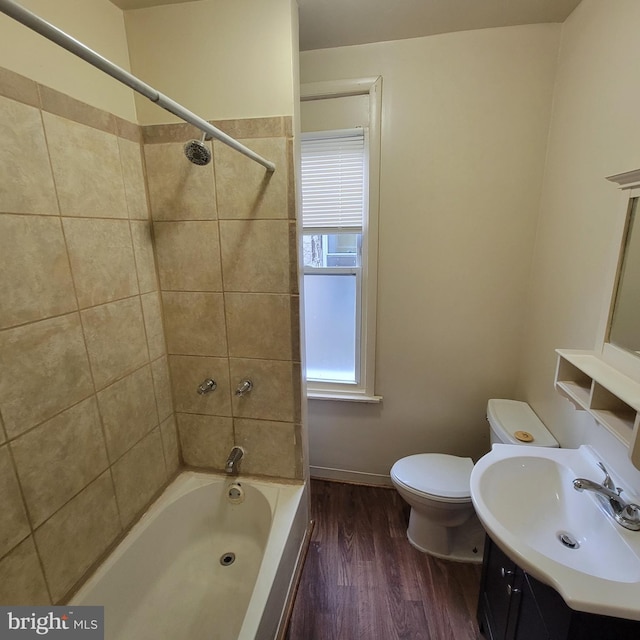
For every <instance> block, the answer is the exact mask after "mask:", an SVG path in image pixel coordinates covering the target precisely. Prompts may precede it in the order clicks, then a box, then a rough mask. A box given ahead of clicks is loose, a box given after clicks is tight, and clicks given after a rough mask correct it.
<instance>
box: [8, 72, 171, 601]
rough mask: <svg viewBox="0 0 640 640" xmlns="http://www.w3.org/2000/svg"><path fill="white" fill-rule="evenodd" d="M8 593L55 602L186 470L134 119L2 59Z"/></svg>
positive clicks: (21, 598) (12, 597)
mask: <svg viewBox="0 0 640 640" xmlns="http://www.w3.org/2000/svg"><path fill="white" fill-rule="evenodd" d="M0 260H1V265H2V268H1V269H0V415H1V422H2V424H0V496H1V499H2V509H0V602H2V603H3V604H44V603H50V602H59V601H60V600H62V599H64V597H65V595H66V594H67V593H68V592H69V590H71V589H73V587H74V585H75V584H76V583H77V582H78V580H79V579H81V578H82V576H83V574H84V573H85V572H86V571H87V570H88V569H89V568H90V567H91V566H92V565H93V564H94V563H95V561H96V560H97V559H98V558H99V557H100V556H101V555H102V554H103V553H104V552H105V551H106V550H107V549H108V548H109V547H110V545H112V543H113V542H114V541H115V540H117V538H118V537H119V536H120V535H121V534H122V532H123V531H125V530H126V529H127V528H128V527H129V526H130V525H131V523H132V522H133V521H134V520H135V518H136V517H137V515H138V514H139V513H140V511H141V510H142V509H144V508H145V507H146V506H147V504H148V503H149V501H150V500H151V499H152V498H153V497H154V496H155V494H156V493H157V492H158V491H159V490H160V489H161V488H162V487H163V486H164V485H165V484H166V482H167V481H168V480H169V479H170V478H171V477H172V476H173V475H174V474H175V472H176V471H177V469H178V467H179V464H180V459H179V446H178V441H177V437H176V428H175V418H174V414H173V406H172V400H171V388H170V383H169V370H168V362H167V356H166V347H165V339H164V335H163V328H162V319H161V306H160V305H161V302H160V297H159V292H158V284H157V275H156V267H155V262H154V256H153V248H152V242H151V222H150V220H149V216H148V206H147V196H146V192H145V181H144V170H143V159H142V146H141V139H140V131H139V127H138V126H137V125H133V124H131V123H129V122H125V121H123V120H121V119H119V118H116V117H114V116H112V115H110V114H108V113H105V112H103V111H100V110H98V109H95V108H93V107H89V106H87V105H85V104H82V103H79V102H77V101H75V100H72V99H71V98H69V97H67V96H64V95H62V94H60V93H58V92H56V91H52V90H51V89H48V88H47V87H44V86H41V85H37V84H36V83H35V82H32V81H31V80H29V79H27V78H24V77H22V76H19V75H16V74H14V73H12V72H8V71H5V70H2V71H0Z"/></svg>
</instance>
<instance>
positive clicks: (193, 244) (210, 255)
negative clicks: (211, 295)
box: [153, 221, 222, 291]
mask: <svg viewBox="0 0 640 640" xmlns="http://www.w3.org/2000/svg"><path fill="white" fill-rule="evenodd" d="M153 230H154V238H155V243H156V251H157V256H158V274H159V276H160V286H161V288H162V289H165V290H167V289H168V290H174V291H222V274H221V272H220V243H219V241H218V223H217V222H205V221H200V222H155V223H154V225H153Z"/></svg>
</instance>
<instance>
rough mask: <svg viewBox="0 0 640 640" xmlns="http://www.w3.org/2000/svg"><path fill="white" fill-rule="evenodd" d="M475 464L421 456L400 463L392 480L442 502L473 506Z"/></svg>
mask: <svg viewBox="0 0 640 640" xmlns="http://www.w3.org/2000/svg"><path fill="white" fill-rule="evenodd" d="M472 469H473V460H471V458H461V457H458V456H451V455H447V454H443V453H418V454H416V455H412V456H407V457H406V458H402V459H400V460H398V461H397V462H396V463H395V464H394V465H393V467H392V468H391V477H392V478H393V480H394V481H395V482H397V483H398V484H400V485H402V486H403V487H404V488H405V489H406V490H407V491H409V492H410V493H413V494H415V495H417V496H426V497H428V498H431V499H432V500H435V501H439V502H471V489H470V480H471V471H472Z"/></svg>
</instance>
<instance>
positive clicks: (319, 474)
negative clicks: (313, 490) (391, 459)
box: [309, 466, 393, 487]
mask: <svg viewBox="0 0 640 640" xmlns="http://www.w3.org/2000/svg"><path fill="white" fill-rule="evenodd" d="M309 474H310V475H311V477H312V478H315V479H317V480H333V481H335V482H349V483H351V484H363V485H370V486H374V487H381V486H382V487H392V486H393V484H392V482H391V478H390V477H389V476H387V475H382V474H381V473H366V472H364V471H349V470H348V469H331V468H330V467H313V466H311V467H309Z"/></svg>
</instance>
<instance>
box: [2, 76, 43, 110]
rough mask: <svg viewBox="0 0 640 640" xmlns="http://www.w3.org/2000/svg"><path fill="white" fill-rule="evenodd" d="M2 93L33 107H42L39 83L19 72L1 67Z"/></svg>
mask: <svg viewBox="0 0 640 640" xmlns="http://www.w3.org/2000/svg"><path fill="white" fill-rule="evenodd" d="M0 95H3V96H5V97H6V98H11V99H12V100H17V101H18V102H23V103H24V104H30V105H31V106H32V107H38V108H39V107H40V94H39V93H38V85H37V84H36V83H35V82H34V81H33V80H31V79H29V78H27V77H25V76H21V75H20V74H19V73H15V72H13V71H9V69H4V68H0Z"/></svg>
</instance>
